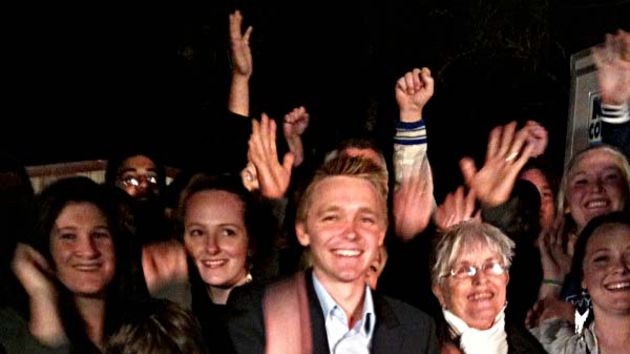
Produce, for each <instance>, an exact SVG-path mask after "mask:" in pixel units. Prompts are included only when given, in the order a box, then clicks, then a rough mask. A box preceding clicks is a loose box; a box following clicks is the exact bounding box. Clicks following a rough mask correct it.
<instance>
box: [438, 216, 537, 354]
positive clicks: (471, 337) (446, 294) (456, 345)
mask: <svg viewBox="0 0 630 354" xmlns="http://www.w3.org/2000/svg"><path fill="white" fill-rule="evenodd" d="M513 248H514V242H513V241H512V240H510V239H509V238H508V237H507V236H506V235H505V234H503V233H502V232H501V231H500V230H499V229H497V228H496V227H494V226H491V225H489V224H485V223H481V222H479V221H476V220H471V221H466V222H463V223H460V224H457V225H455V226H453V227H451V228H450V229H448V230H446V232H445V234H444V235H442V236H441V239H440V240H439V241H438V243H437V246H436V247H435V253H434V255H433V260H434V261H433V263H432V264H433V267H432V270H431V281H432V289H433V293H434V294H435V296H436V297H437V299H438V300H439V302H440V304H441V305H442V313H443V315H444V317H443V319H442V321H441V322H442V325H441V326H440V328H439V329H438V336H439V338H440V341H441V347H442V352H447V353H458V352H459V353H466V354H473V353H503V354H505V353H545V351H544V349H543V348H542V346H541V345H540V344H539V343H538V342H537V341H536V339H535V338H534V337H533V336H532V335H531V334H529V332H527V331H526V330H525V329H524V328H523V327H522V326H521V325H520V324H514V325H513V324H506V323H505V314H504V310H505V307H506V300H505V297H506V288H507V284H508V281H509V274H508V269H509V267H510V262H511V259H512V255H513V251H512V250H513Z"/></svg>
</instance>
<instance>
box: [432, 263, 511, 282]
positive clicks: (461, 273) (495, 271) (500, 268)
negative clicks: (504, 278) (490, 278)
mask: <svg viewBox="0 0 630 354" xmlns="http://www.w3.org/2000/svg"><path fill="white" fill-rule="evenodd" d="M506 269H507V267H506V266H504V265H503V264H501V263H499V262H497V261H489V262H486V263H484V264H482V265H481V267H477V266H474V265H470V264H461V265H459V266H457V267H455V268H453V269H451V270H450V271H449V272H448V273H446V274H443V275H442V276H443V277H454V278H455V279H466V278H472V277H474V276H475V275H477V273H478V272H479V271H481V272H482V273H483V274H485V275H501V274H503V273H505V270H506Z"/></svg>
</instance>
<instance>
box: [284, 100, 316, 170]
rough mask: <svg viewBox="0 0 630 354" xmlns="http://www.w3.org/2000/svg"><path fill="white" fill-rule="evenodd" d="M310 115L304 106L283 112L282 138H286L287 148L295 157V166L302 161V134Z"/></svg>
mask: <svg viewBox="0 0 630 354" xmlns="http://www.w3.org/2000/svg"><path fill="white" fill-rule="evenodd" d="M309 120H310V115H309V114H308V112H307V111H306V108H304V106H300V107H297V108H294V109H293V110H292V111H291V112H289V113H287V114H285V116H284V123H283V124H282V131H283V133H284V138H285V139H286V140H287V144H288V145H289V149H290V150H291V152H292V153H293V155H294V157H295V159H294V160H293V166H294V167H297V166H299V165H301V164H302V162H303V161H304V146H303V145H302V134H304V131H305V130H306V128H307V127H308V123H309Z"/></svg>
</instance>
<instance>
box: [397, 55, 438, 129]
mask: <svg viewBox="0 0 630 354" xmlns="http://www.w3.org/2000/svg"><path fill="white" fill-rule="evenodd" d="M433 88H434V82H433V77H432V76H431V70H429V69H428V68H426V67H424V68H422V69H418V68H415V69H413V70H412V71H409V72H407V73H406V74H405V75H404V76H403V77H401V78H400V79H398V81H397V82H396V102H397V103H398V108H399V109H400V120H401V121H402V122H415V121H418V120H420V119H422V109H423V108H424V106H425V105H426V104H427V102H428V101H429V99H431V97H432V96H433Z"/></svg>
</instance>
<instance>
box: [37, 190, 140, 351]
mask: <svg viewBox="0 0 630 354" xmlns="http://www.w3.org/2000/svg"><path fill="white" fill-rule="evenodd" d="M38 206H39V212H38V219H37V223H36V231H35V237H36V239H35V240H34V245H35V246H36V248H38V250H39V251H40V252H41V254H42V255H43V256H44V258H45V259H46V261H47V263H48V264H49V265H50V268H51V269H52V271H53V274H54V276H55V277H56V278H57V280H58V282H59V284H60V285H61V288H60V289H59V290H58V292H59V296H60V301H59V306H60V314H61V316H62V318H61V320H62V322H63V326H64V328H65V332H66V334H67V335H68V339H69V342H70V345H71V347H72V349H73V351H74V352H80V353H92V352H99V349H98V348H100V347H101V346H102V344H103V343H104V341H105V339H106V337H107V335H108V334H109V331H110V330H112V329H113V328H114V327H115V323H117V321H118V320H117V319H116V316H118V315H119V314H120V313H121V312H123V311H119V309H117V308H118V306H122V305H121V304H122V303H123V302H124V301H129V300H132V299H133V298H134V297H135V295H138V296H143V295H145V294H146V289H145V288H143V283H140V282H139V283H137V285H138V286H137V287H134V286H133V285H132V284H133V282H132V281H131V279H132V278H133V277H134V276H138V274H139V273H137V272H134V270H133V269H134V268H133V267H132V265H131V263H130V260H131V258H132V257H131V256H130V255H129V254H128V253H127V248H126V247H125V240H126V239H129V236H128V234H127V230H126V229H125V228H124V227H123V225H122V224H121V222H120V220H121V219H120V218H119V216H118V215H119V209H118V206H117V204H116V200H115V199H114V198H113V197H112V196H111V194H110V193H108V191H107V190H106V189H105V187H103V186H100V185H98V184H96V183H95V182H93V181H92V180H90V179H89V178H87V177H74V178H67V179H62V180H59V181H57V182H55V183H53V184H51V185H50V186H49V187H47V188H46V189H45V190H44V191H42V193H41V194H40V195H39V196H38ZM120 270H125V271H120ZM129 285H132V286H129ZM135 289H140V292H139V293H135V292H134V291H135Z"/></svg>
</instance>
